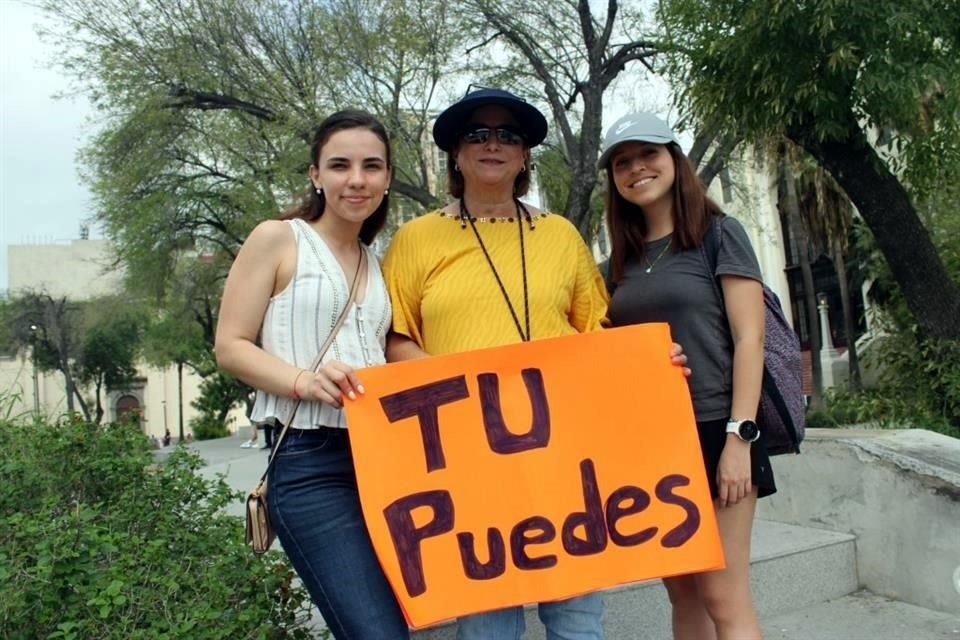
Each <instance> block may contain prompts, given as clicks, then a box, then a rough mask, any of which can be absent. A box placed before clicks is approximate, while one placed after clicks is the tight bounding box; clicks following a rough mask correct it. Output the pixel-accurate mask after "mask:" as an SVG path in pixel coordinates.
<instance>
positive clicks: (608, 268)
mask: <svg viewBox="0 0 960 640" xmlns="http://www.w3.org/2000/svg"><path fill="white" fill-rule="evenodd" d="M597 269H599V270H600V275H602V276H603V284H605V285H606V286H607V295H609V296H610V297H613V292H614V290H615V289H616V288H617V285H616V284H614V282H613V273H612V270H613V266H612V265H611V264H610V258H607V259H606V260H604V261H603V262H601V263H600V264H598V265H597Z"/></svg>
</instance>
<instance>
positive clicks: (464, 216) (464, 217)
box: [460, 198, 533, 342]
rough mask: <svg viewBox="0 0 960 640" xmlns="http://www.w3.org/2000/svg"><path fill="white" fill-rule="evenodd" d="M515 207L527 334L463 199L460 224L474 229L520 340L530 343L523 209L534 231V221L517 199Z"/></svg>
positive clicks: (461, 201)
mask: <svg viewBox="0 0 960 640" xmlns="http://www.w3.org/2000/svg"><path fill="white" fill-rule="evenodd" d="M514 206H516V208H517V230H518V231H519V232H520V266H521V269H522V273H523V319H524V324H525V326H526V329H527V331H526V333H524V331H523V328H522V327H521V326H520V318H519V317H517V312H516V310H515V309H514V308H513V303H512V302H510V296H509V295H508V294H507V288H506V287H505V286H503V280H502V279H501V278H500V274H499V273H498V272H497V267H496V266H494V264H493V259H492V258H491V257H490V252H489V251H487V245H485V244H484V243H483V238H481V237H480V232H479V231H478V230H477V225H476V223H475V222H474V219H473V216H471V215H470V212H469V211H467V205H465V204H464V203H463V198H460V223H461V224H462V225H464V226H466V224H467V223H469V224H470V228H471V229H473V235H475V236H476V237H477V242H478V243H480V250H481V251H483V256H484V257H485V258H486V259H487V264H488V265H490V270H491V271H493V277H494V278H496V279H497V284H498V285H500V293H501V294H503V299H504V301H505V302H506V303H507V308H508V309H509V310H510V315H511V316H512V317H513V323H514V324H515V325H516V327H517V333H519V334H520V339H521V340H522V341H523V342H529V341H530V338H531V334H530V298H529V296H528V291H527V255H526V251H525V249H524V244H523V221H522V220H521V215H520V211H521V209H522V210H523V213H524V215H525V217H526V218H527V224H528V225H530V228H531V229H533V219H532V217H531V216H530V212H529V211H527V208H526V207H525V206H523V204H522V203H521V202H520V201H519V200H517V199H516V198H514Z"/></svg>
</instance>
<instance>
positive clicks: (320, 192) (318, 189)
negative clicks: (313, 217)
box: [316, 187, 323, 196]
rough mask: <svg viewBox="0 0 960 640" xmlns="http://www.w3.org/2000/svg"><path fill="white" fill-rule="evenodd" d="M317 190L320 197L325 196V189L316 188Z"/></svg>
mask: <svg viewBox="0 0 960 640" xmlns="http://www.w3.org/2000/svg"><path fill="white" fill-rule="evenodd" d="M316 190H317V195H318V196H322V195H323V187H316Z"/></svg>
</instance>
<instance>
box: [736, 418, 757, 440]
mask: <svg viewBox="0 0 960 640" xmlns="http://www.w3.org/2000/svg"><path fill="white" fill-rule="evenodd" d="M740 437H741V438H743V439H744V440H746V441H747V442H753V441H754V440H756V439H757V438H759V437H760V429H759V428H758V427H757V423H756V422H754V421H753V420H744V421H743V422H741V423H740Z"/></svg>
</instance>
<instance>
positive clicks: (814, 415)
mask: <svg viewBox="0 0 960 640" xmlns="http://www.w3.org/2000/svg"><path fill="white" fill-rule="evenodd" d="M806 424H807V428H808V429H823V428H831V427H836V426H837V421H836V420H834V419H833V416H831V415H830V414H829V413H828V412H826V411H811V412H809V413H807V423H806Z"/></svg>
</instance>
